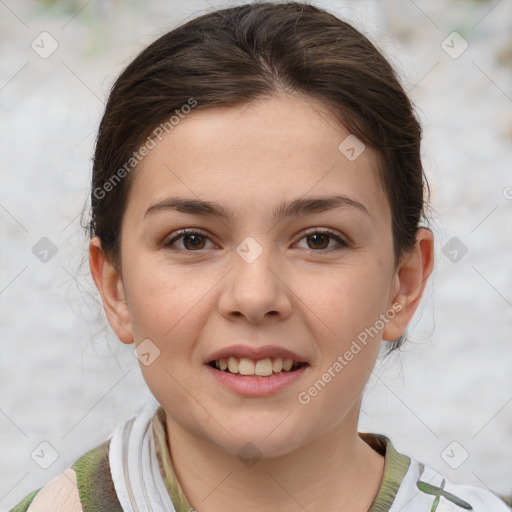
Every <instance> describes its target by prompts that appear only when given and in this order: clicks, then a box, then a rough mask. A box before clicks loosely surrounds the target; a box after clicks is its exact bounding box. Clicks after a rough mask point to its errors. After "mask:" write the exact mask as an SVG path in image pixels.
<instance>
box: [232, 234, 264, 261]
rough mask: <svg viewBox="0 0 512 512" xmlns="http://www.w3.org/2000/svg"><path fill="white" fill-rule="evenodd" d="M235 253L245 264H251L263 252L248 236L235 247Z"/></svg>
mask: <svg viewBox="0 0 512 512" xmlns="http://www.w3.org/2000/svg"><path fill="white" fill-rule="evenodd" d="M236 252H237V253H238V255H239V256H240V257H242V258H243V260H244V261H245V262H246V263H253V262H255V261H256V260H257V259H258V258H259V256H260V254H261V253H262V252H263V247H261V245H260V244H259V243H258V242H256V240H254V238H252V236H248V237H247V238H245V239H244V240H243V242H242V243H241V244H239V245H238V246H237V248H236Z"/></svg>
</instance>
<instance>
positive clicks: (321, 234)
mask: <svg viewBox="0 0 512 512" xmlns="http://www.w3.org/2000/svg"><path fill="white" fill-rule="evenodd" d="M302 240H306V244H307V247H306V249H310V250H312V251H314V252H328V251H327V249H329V243H330V242H331V241H332V240H334V241H336V242H337V245H338V247H331V249H336V248H337V249H343V248H345V247H348V243H347V242H346V241H345V240H343V238H341V237H340V236H339V235H337V234H336V233H333V232H331V231H325V230H324V231H320V230H316V231H313V232H311V233H307V234H306V236H304V237H303V238H302Z"/></svg>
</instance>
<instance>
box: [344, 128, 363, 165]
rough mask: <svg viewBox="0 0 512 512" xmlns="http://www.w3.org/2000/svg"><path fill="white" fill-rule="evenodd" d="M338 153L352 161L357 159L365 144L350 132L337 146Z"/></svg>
mask: <svg viewBox="0 0 512 512" xmlns="http://www.w3.org/2000/svg"><path fill="white" fill-rule="evenodd" d="M338 149H339V151H340V153H341V154H342V155H343V156H345V158H347V160H350V161H351V162H353V161H354V160H357V159H358V158H359V157H360V156H361V154H362V153H363V151H364V150H365V149H366V146H365V145H364V144H363V143H362V142H361V141H360V140H359V139H358V138H357V137H356V136H355V135H354V134H353V133H351V134H350V135H349V136H348V137H347V138H346V139H344V140H343V142H342V143H341V144H340V145H339V146H338Z"/></svg>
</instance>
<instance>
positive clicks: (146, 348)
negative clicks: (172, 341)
mask: <svg viewBox="0 0 512 512" xmlns="http://www.w3.org/2000/svg"><path fill="white" fill-rule="evenodd" d="M133 355H134V356H135V357H136V358H137V359H138V360H139V361H140V362H141V363H142V364H143V365H144V366H149V365H150V364H152V363H153V361H154V360H155V359H156V358H157V357H158V356H159V355H160V349H159V348H158V347H157V346H156V345H155V344H154V343H153V342H152V341H151V340H150V339H148V338H146V339H145V340H142V341H141V342H140V343H139V344H138V345H137V347H136V348H135V350H134V351H133Z"/></svg>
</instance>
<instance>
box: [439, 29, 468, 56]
mask: <svg viewBox="0 0 512 512" xmlns="http://www.w3.org/2000/svg"><path fill="white" fill-rule="evenodd" d="M441 48H442V49H443V50H444V51H445V52H446V53H447V54H448V55H449V56H450V57H451V58H452V59H458V58H459V57H460V56H461V55H462V54H463V53H464V52H465V51H466V50H467V49H468V48H469V44H468V42H467V41H466V40H465V39H464V38H463V37H462V36H461V35H460V34H459V33H458V32H452V33H451V34H450V35H449V36H448V37H447V38H446V39H444V40H443V42H442V43H441Z"/></svg>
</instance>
